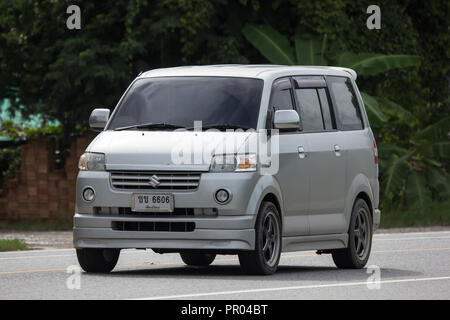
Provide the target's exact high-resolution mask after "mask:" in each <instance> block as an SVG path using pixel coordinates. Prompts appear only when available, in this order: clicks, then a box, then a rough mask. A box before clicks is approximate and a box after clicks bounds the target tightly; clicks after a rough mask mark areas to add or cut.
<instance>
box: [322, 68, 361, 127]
mask: <svg viewBox="0 0 450 320" xmlns="http://www.w3.org/2000/svg"><path fill="white" fill-rule="evenodd" d="M327 80H328V81H327V82H328V83H329V90H330V94H331V95H332V97H333V99H334V101H335V104H336V108H337V117H338V119H339V122H340V123H341V129H343V130H358V129H362V128H363V122H362V117H361V110H360V107H359V103H358V100H357V99H356V95H355V91H354V89H353V86H352V82H351V81H350V79H349V78H345V77H331V76H329V77H327Z"/></svg>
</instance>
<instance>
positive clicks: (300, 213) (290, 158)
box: [269, 78, 310, 237]
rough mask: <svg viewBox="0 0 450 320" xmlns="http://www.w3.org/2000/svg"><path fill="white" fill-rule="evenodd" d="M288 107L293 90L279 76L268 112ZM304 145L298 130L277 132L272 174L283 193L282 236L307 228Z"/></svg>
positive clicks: (294, 233)
mask: <svg viewBox="0 0 450 320" xmlns="http://www.w3.org/2000/svg"><path fill="white" fill-rule="evenodd" d="M287 109H289V110H292V109H295V108H294V103H293V92H292V86H291V82H290V78H282V79H278V80H276V81H275V82H274V85H273V88H272V94H271V99H270V105H269V113H272V114H273V113H274V112H275V111H276V110H287ZM270 125H271V124H270ZM307 149H308V146H307V141H306V138H305V136H304V135H302V134H301V133H300V131H298V130H297V131H295V130H294V131H289V132H280V134H279V169H278V172H277V173H276V174H275V178H276V180H277V181H278V183H279V185H280V188H281V192H282V196H283V206H284V222H283V236H285V237H290V236H300V235H307V234H308V232H309V225H308V193H309V175H308V167H307V163H308V162H309V161H310V159H308V158H306V157H304V151H305V150H307Z"/></svg>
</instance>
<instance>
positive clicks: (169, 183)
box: [111, 171, 201, 191]
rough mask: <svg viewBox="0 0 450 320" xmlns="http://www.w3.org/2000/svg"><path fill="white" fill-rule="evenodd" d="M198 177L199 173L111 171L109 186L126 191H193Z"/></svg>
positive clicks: (196, 186) (198, 181) (197, 183)
mask: <svg viewBox="0 0 450 320" xmlns="http://www.w3.org/2000/svg"><path fill="white" fill-rule="evenodd" d="M200 176H201V173H200V172H174V171H170V172H167V171H153V172H152V171H111V184H112V186H113V187H114V188H116V189H127V190H130V189H132V190H161V191H162V190H195V189H197V188H198V185H199V183H200ZM152 183H153V184H152Z"/></svg>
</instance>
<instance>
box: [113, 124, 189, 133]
mask: <svg viewBox="0 0 450 320" xmlns="http://www.w3.org/2000/svg"><path fill="white" fill-rule="evenodd" d="M180 128H184V127H183V126H179V125H176V124H170V123H165V122H158V123H153V122H150V123H142V124H134V125H132V126H126V127H120V128H116V129H114V131H121V130H127V129H149V130H151V129H180Z"/></svg>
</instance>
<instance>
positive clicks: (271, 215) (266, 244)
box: [239, 201, 281, 275]
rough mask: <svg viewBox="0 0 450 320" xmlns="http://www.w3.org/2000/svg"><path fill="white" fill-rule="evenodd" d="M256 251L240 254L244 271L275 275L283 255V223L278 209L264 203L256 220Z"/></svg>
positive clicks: (268, 203) (240, 261)
mask: <svg viewBox="0 0 450 320" xmlns="http://www.w3.org/2000/svg"><path fill="white" fill-rule="evenodd" d="M255 231H256V239H255V240H256V242H255V250H254V251H250V252H243V253H240V254H239V263H240V265H241V267H242V269H243V270H244V271H245V272H246V273H249V274H261V275H268V274H273V273H275V271H276V270H277V268H278V263H279V261H280V254H281V221H280V216H279V213H278V210H277V207H276V206H275V205H274V204H273V203H272V202H267V201H264V202H263V203H262V204H261V207H260V209H259V213H258V217H257V219H256V228H255Z"/></svg>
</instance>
